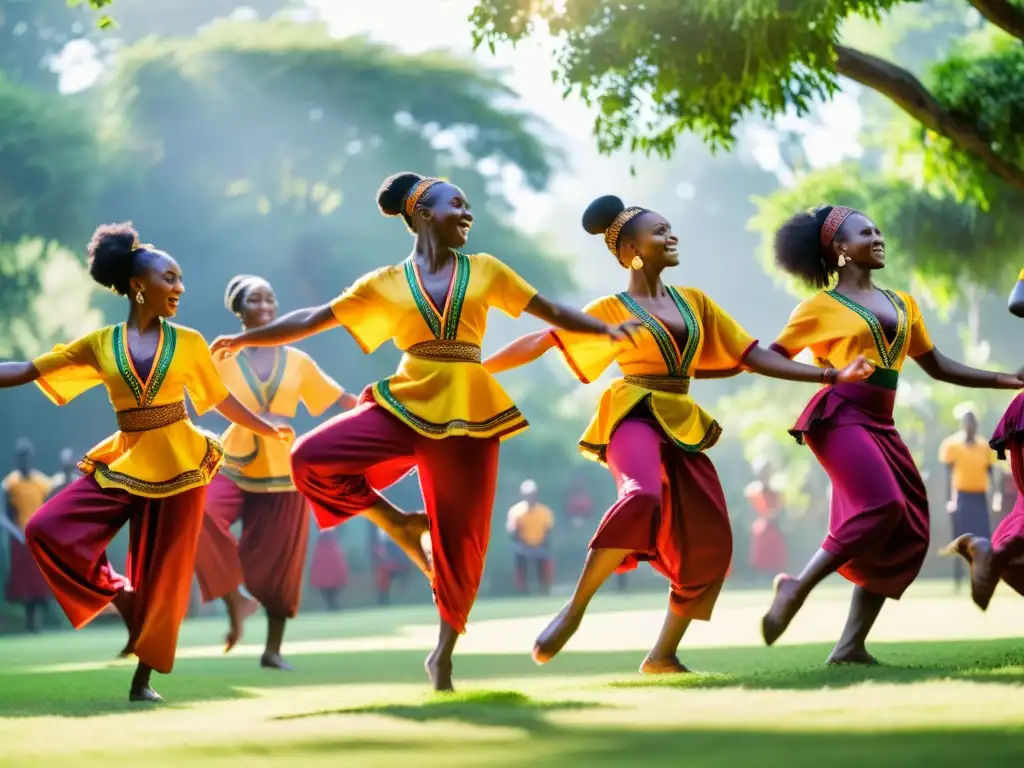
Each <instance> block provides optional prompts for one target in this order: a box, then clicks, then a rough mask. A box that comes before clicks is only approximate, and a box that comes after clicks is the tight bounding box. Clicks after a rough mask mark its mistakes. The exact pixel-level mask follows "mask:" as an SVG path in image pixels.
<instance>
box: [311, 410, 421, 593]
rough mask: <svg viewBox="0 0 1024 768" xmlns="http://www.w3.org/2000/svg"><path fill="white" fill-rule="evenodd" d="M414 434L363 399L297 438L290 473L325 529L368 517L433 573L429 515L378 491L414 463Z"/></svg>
mask: <svg viewBox="0 0 1024 768" xmlns="http://www.w3.org/2000/svg"><path fill="white" fill-rule="evenodd" d="M416 437H417V435H416V433H415V432H414V431H413V430H412V429H411V428H410V427H408V426H406V425H405V424H403V423H402V422H401V421H399V420H398V419H396V418H395V417H394V416H392V415H391V414H390V413H388V412H387V411H385V410H384V409H383V408H381V407H380V406H378V405H376V404H373V403H364V404H363V405H360V406H358V407H356V408H354V409H353V410H351V411H348V412H346V413H343V414H341V415H340V416H336V417H335V418H333V419H331V420H330V421H327V422H325V423H324V424H321V425H320V426H319V427H317V428H316V429H314V430H313V431H312V432H310V433H308V434H306V435H304V436H303V437H302V438H300V439H299V440H297V441H296V442H295V445H294V446H293V447H292V454H291V460H292V477H293V479H294V481H295V487H296V488H297V489H298V490H299V491H300V492H301V493H302V495H303V496H305V497H306V499H308V500H309V503H310V505H311V506H312V508H313V514H314V515H315V516H316V519H317V524H318V525H319V526H320V528H321V529H328V528H332V527H333V526H335V525H338V524H339V523H343V522H345V521H346V520H348V519H350V518H351V517H353V516H355V515H360V514H361V515H365V516H366V518H367V519H368V520H370V521H371V522H373V523H374V524H375V525H377V526H378V527H379V528H381V530H383V531H384V532H385V533H387V534H388V535H389V536H390V537H391V538H393V539H394V540H395V542H396V543H397V544H398V545H399V546H400V547H401V548H402V551H403V552H405V553H406V554H407V555H408V556H409V558H410V559H411V560H412V561H413V562H414V563H415V564H416V566H417V567H418V568H419V569H420V570H421V571H423V573H424V574H427V575H428V576H429V575H430V573H431V566H430V559H429V557H428V556H427V553H426V552H425V551H424V549H423V545H422V536H423V534H424V533H426V531H427V527H428V524H427V519H426V517H425V516H424V515H407V514H405V513H403V512H402V511H401V510H400V509H398V508H397V507H395V506H394V505H393V504H391V502H389V501H388V500H387V499H385V498H384V497H383V496H381V495H380V493H378V491H379V490H383V489H384V488H386V487H387V486H388V485H390V484H392V483H394V482H396V481H397V480H399V479H400V478H401V477H403V476H404V475H405V474H407V473H408V471H409V470H410V469H411V468H412V467H413V465H414V463H415V459H414V456H413V454H414V451H415V441H416Z"/></svg>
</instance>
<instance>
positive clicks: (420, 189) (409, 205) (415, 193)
mask: <svg viewBox="0 0 1024 768" xmlns="http://www.w3.org/2000/svg"><path fill="white" fill-rule="evenodd" d="M440 183H441V179H435V178H432V177H428V178H425V179H420V180H419V181H417V182H416V183H415V184H413V186H412V189H410V190H409V194H408V195H406V196H405V202H404V203H403V204H402V207H403V208H404V209H405V215H406V216H410V217H411V216H412V214H413V211H415V210H416V204H417V203H418V202H419V201H420V198H422V197H423V195H425V194H426V193H427V190H428V189H430V188H431V187H432V186H434V185H435V184H440Z"/></svg>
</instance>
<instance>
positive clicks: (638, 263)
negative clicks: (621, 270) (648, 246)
mask: <svg viewBox="0 0 1024 768" xmlns="http://www.w3.org/2000/svg"><path fill="white" fill-rule="evenodd" d="M629 266H631V267H632V268H633V269H643V268H644V260H643V259H641V258H640V257H639V256H634V257H633V260H632V261H631V262H629Z"/></svg>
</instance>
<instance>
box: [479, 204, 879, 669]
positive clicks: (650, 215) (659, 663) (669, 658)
mask: <svg viewBox="0 0 1024 768" xmlns="http://www.w3.org/2000/svg"><path fill="white" fill-rule="evenodd" d="M678 246H679V238H678V237H677V236H676V235H675V233H674V232H673V231H672V225H671V223H670V222H669V221H668V219H666V218H665V217H664V216H662V215H661V214H659V213H656V212H654V211H648V212H646V213H642V214H639V215H637V216H636V217H634V218H633V219H632V220H631V221H630V225H629V226H628V227H627V229H626V231H625V232H624V233H623V234H622V236H621V238H620V242H619V252H618V260H619V263H620V265H621V266H622V267H624V268H626V269H628V270H629V284H628V287H627V293H628V294H629V295H630V296H631V297H632V298H633V299H634V301H636V302H637V303H638V304H639V305H640V306H641V307H643V308H644V309H645V310H646V311H647V312H648V313H650V314H652V315H654V316H655V317H657V318H658V319H659V320H661V322H662V323H664V324H665V326H666V327H667V328H668V330H669V332H670V333H671V334H672V335H673V336H674V337H675V338H676V342H677V345H679V346H680V347H682V346H683V345H685V343H686V339H687V333H688V331H687V327H686V323H685V321H684V319H683V316H682V314H681V313H680V310H679V308H678V307H677V306H676V304H675V302H674V301H673V300H672V297H671V295H670V294H669V293H668V290H667V289H666V288H665V284H664V282H663V281H662V273H663V272H664V271H665V270H666V269H670V268H672V267H676V266H678V265H679V248H678ZM634 259H639V262H636V266H634ZM640 262H642V264H641V263H640ZM636 267H638V268H636ZM554 345H555V341H554V337H553V335H552V334H551V332H550V331H549V330H544V331H538V332H537V333H534V334H530V335H528V336H525V337H523V338H522V339H519V340H518V341H515V342H512V344H510V345H509V346H507V347H505V348H504V349H502V350H501V351H499V352H497V353H496V354H495V355H493V356H492V357H490V358H488V359H487V361H486V362H485V365H486V366H487V369H488V370H490V371H492V372H498V371H503V370H507V369H509V368H515V367H518V366H520V365H524V364H525V363H528V362H530V361H532V360H534V359H536V358H537V357H540V355H542V354H543V353H544V352H545V351H547V350H548V349H550V348H551V347H552V346H554ZM743 365H744V367H745V368H747V369H749V370H751V371H753V372H755V373H760V374H762V375H764V376H770V377H772V378H778V379H786V380H789V381H806V382H821V380H822V370H821V369H820V368H815V367H813V366H809V365H804V364H802V363H797V362H793V361H792V360H789V359H788V358H786V357H784V356H782V355H780V354H778V353H776V352H773V351H771V350H768V349H763V348H761V347H759V346H757V347H754V348H753V349H752V350H750V352H749V353H748V354H747V356H746V358H745V359H744V361H743ZM873 370H874V367H873V366H872V365H871V364H870V363H869V362H867V361H866V360H865V359H864V358H862V357H861V358H858V359H857V360H855V361H854V362H853V363H851V364H850V365H849V366H847V367H846V368H844V369H843V370H842V371H839V372H837V376H838V380H839V381H861V380H863V379H865V378H867V377H868V376H870V375H871V373H872V371H873ZM736 372H737V369H733V370H730V371H722V372H717V371H708V372H704V373H705V374H706V375H701V372H698V378H713V377H715V376H716V374H717V375H719V376H727V375H732V374H734V373H736ZM630 554H632V551H631V550H627V549H592V550H590V552H589V553H588V554H587V560H586V562H585V564H584V566H583V572H582V573H581V574H580V579H579V582H578V583H577V585H576V590H575V591H574V592H573V595H572V598H571V599H570V601H569V603H568V605H566V606H565V608H563V609H562V611H561V613H559V614H558V616H556V617H555V618H554V620H552V622H551V623H550V624H549V625H548V626H547V627H546V628H545V629H544V631H543V632H541V633H540V635H539V636H538V637H537V642H536V644H535V646H534V649H533V658H534V660H535V661H536V662H537V663H538V664H545V663H547V662H548V661H550V660H551V659H552V658H554V657H555V655H556V654H557V653H558V652H559V651H560V650H561V649H562V648H563V647H564V645H565V644H566V642H568V640H569V638H571V637H572V635H573V634H574V633H575V632H576V630H577V629H578V628H579V625H580V622H581V621H582V619H583V615H584V613H585V611H586V608H587V606H588V604H589V603H590V600H591V599H592V598H593V596H594V594H595V593H596V592H597V590H598V589H599V588H600V586H601V585H602V584H603V583H604V582H605V581H606V580H607V579H608V578H609V577H610V576H611V575H612V574H613V573H614V572H615V570H616V569H617V568H618V567H619V566H620V565H621V564H622V562H623V561H624V560H625V559H626V557H627V556H628V555H630ZM689 625H690V620H689V619H686V618H683V617H680V616H679V615H677V614H676V613H674V612H673V611H672V610H671V609H670V610H668V611H667V612H666V616H665V623H664V625H663V626H662V630H661V634H660V635H659V637H658V639H657V641H656V642H655V645H654V647H653V648H652V649H651V651H650V652H649V653H648V654H647V657H646V658H645V659H644V661H643V663H642V664H641V666H640V671H641V672H643V673H645V674H674V673H680V672H689V670H688V669H687V668H686V667H685V666H684V665H683V664H682V663H681V662H680V661H679V658H678V656H677V651H678V648H679V643H680V642H681V641H682V638H683V635H684V634H685V632H686V630H687V628H688V627H689Z"/></svg>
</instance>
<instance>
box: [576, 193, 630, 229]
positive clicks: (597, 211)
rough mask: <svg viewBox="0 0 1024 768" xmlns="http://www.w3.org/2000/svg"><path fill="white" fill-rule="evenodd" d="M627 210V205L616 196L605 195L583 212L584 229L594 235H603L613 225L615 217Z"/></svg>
mask: <svg viewBox="0 0 1024 768" xmlns="http://www.w3.org/2000/svg"><path fill="white" fill-rule="evenodd" d="M624 210H626V205H625V203H623V202H622V200H620V199H619V198H617V197H616V196H615V195H603V196H602V197H599V198H597V199H596V200H595V201H594V202H592V203H591V204H590V205H588V206H587V210H585V211H584V212H583V228H584V229H585V230H586V231H587V232H589V233H590V234H592V235H601V234H604V233H605V231H606V230H607V229H608V227H610V226H611V225H612V222H614V221H615V217H616V216H618V215H619V214H620V213H622V212H623V211H624Z"/></svg>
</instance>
